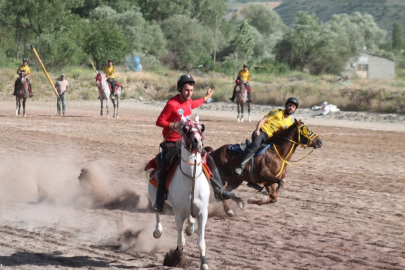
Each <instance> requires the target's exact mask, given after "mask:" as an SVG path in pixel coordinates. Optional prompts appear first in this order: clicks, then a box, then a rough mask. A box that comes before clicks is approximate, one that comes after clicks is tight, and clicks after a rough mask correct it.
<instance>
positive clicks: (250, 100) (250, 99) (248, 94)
mask: <svg viewBox="0 0 405 270" xmlns="http://www.w3.org/2000/svg"><path fill="white" fill-rule="evenodd" d="M247 96H248V102H252V97H251V93H250V89H249V90H248V93H247Z"/></svg>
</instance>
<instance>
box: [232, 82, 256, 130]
mask: <svg viewBox="0 0 405 270" xmlns="http://www.w3.org/2000/svg"><path fill="white" fill-rule="evenodd" d="M235 102H236V106H237V109H238V117H237V118H236V119H237V120H238V123H243V116H244V108H245V105H247V109H248V116H249V123H251V122H252V119H251V117H250V102H248V95H247V88H246V85H245V84H244V82H243V81H242V79H241V78H239V77H238V79H237V80H236V86H235Z"/></svg>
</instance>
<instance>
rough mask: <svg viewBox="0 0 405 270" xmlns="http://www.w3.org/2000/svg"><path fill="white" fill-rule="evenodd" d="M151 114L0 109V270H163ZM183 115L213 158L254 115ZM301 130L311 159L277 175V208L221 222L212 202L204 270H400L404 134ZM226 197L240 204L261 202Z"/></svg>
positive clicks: (373, 127) (321, 123) (392, 128)
mask: <svg viewBox="0 0 405 270" xmlns="http://www.w3.org/2000/svg"><path fill="white" fill-rule="evenodd" d="M162 104H163V103H162ZM162 104H160V103H149V104H144V103H141V102H135V101H122V103H121V110H120V118H119V119H114V118H110V119H105V118H104V119H100V118H99V117H98V115H99V103H98V102H97V101H92V102H74V103H71V104H70V108H69V110H68V116H67V117H58V116H55V106H54V103H53V102H52V103H51V102H39V101H35V102H32V101H29V102H28V105H27V108H28V116H27V117H25V118H24V117H15V116H14V115H13V112H14V110H13V108H14V104H13V102H0V130H1V140H0V269H56V268H57V269H177V268H169V267H163V266H162V262H163V257H164V255H165V253H166V252H167V251H169V250H170V249H171V248H174V247H175V246H176V231H175V223H174V217H173V215H172V214H170V211H167V212H168V213H167V214H166V215H163V216H162V223H163V229H164V233H163V236H162V238H161V239H159V240H157V239H154V238H153V236H152V231H153V230H154V221H155V217H154V214H153V213H152V212H151V211H150V210H149V209H148V208H149V204H148V199H147V196H146V192H147V177H146V174H145V172H144V171H143V167H144V165H145V164H146V162H147V161H149V160H150V159H151V158H152V157H153V156H154V155H155V154H156V153H157V152H158V144H159V142H160V141H161V133H160V132H161V130H160V129H159V128H157V127H156V126H155V121H156V118H157V116H158V115H159V112H160V110H161V109H162ZM111 108H112V105H110V109H111ZM197 112H198V113H199V115H200V121H201V122H203V123H204V124H205V125H206V137H207V138H206V141H205V145H209V146H212V147H214V148H217V147H219V146H221V145H223V144H228V143H238V142H242V141H244V139H245V138H247V137H249V136H250V134H251V132H252V131H253V129H254V128H255V125H256V122H257V121H258V120H259V119H260V118H261V115H262V114H261V113H258V112H257V111H256V112H255V111H254V113H253V116H252V118H253V123H246V122H245V123H242V124H238V123H236V121H235V120H236V115H235V113H234V112H229V111H224V112H220V111H210V110H197ZM303 120H304V121H305V123H306V124H308V125H309V126H310V127H311V128H312V129H313V130H314V131H315V132H316V133H318V134H320V136H321V138H322V140H323V147H322V148H321V149H319V150H315V151H314V152H313V153H312V154H311V155H310V156H309V157H308V158H307V159H304V160H303V161H302V162H301V163H300V164H299V165H298V166H296V167H288V172H287V176H286V178H285V179H284V180H285V187H284V188H283V189H282V190H281V192H280V196H279V201H278V202H277V203H275V204H270V205H265V206H257V205H249V204H247V203H246V208H245V210H244V211H242V210H238V209H237V207H236V205H234V211H235V212H236V216H235V217H233V218H228V217H226V216H225V215H224V214H223V212H222V206H221V204H219V203H218V202H215V200H214V199H212V203H211V204H210V218H209V219H208V223H207V227H206V245H207V260H208V264H209V266H210V269H342V270H343V269H356V270H358V269H367V270H369V269H393V270H394V269H397V270H400V269H405V245H404V243H405V235H404V228H405V218H404V212H405V209H404V208H405V196H404V190H405V177H404V175H405V166H404V158H405V153H404V150H405V136H404V132H405V127H404V123H394V124H384V123H373V122H371V123H370V122H368V123H364V122H361V121H357V122H353V121H351V122H350V121H343V120H342V121H339V120H336V119H329V120H328V119H317V118H315V117H312V118H311V117H307V118H306V119H303ZM307 153H308V150H304V149H298V150H297V151H296V153H295V154H294V157H293V159H299V158H300V157H303V156H304V155H306V154H307ZM83 167H87V168H89V170H91V171H92V173H93V175H94V177H93V178H92V181H93V182H92V185H91V188H90V189H88V188H87V189H86V188H85V187H84V186H81V185H80V184H79V181H78V176H79V174H80V171H81V168H83ZM236 191H237V193H238V194H239V195H240V196H242V197H243V198H244V199H245V202H246V201H247V199H248V198H250V197H252V196H256V197H259V196H263V195H262V194H260V193H258V192H257V191H255V190H253V189H251V188H249V187H247V186H246V185H245V184H243V185H242V186H241V187H239V189H237V190H236ZM196 242H197V235H196V234H194V235H192V236H191V237H187V238H186V246H185V254H186V256H187V257H188V258H189V259H190V260H191V262H192V263H191V265H190V266H189V267H187V269H198V268H199V253H198V246H197V243H196Z"/></svg>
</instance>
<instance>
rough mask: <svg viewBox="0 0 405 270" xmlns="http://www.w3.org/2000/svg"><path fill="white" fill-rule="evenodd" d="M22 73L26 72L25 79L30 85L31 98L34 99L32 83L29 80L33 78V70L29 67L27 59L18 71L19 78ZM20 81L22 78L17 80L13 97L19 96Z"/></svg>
mask: <svg viewBox="0 0 405 270" xmlns="http://www.w3.org/2000/svg"><path fill="white" fill-rule="evenodd" d="M21 71H24V72H25V79H26V80H27V82H28V85H29V87H28V90H29V93H30V97H33V96H34V94H33V93H32V85H31V81H30V80H29V79H28V78H29V77H30V76H31V69H30V67H29V66H28V59H27V58H24V59H23V64H22V65H21V66H20V67H19V68H18V69H17V75H18V76H19V75H20V73H21ZM19 80H20V77H18V78H17V79H16V80H15V83H14V92H13V96H15V95H17V84H18V81H19Z"/></svg>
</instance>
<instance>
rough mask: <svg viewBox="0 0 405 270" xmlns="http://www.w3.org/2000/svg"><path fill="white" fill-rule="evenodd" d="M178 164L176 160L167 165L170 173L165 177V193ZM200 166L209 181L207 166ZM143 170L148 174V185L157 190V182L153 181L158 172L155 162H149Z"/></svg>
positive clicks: (209, 174) (204, 164) (209, 173)
mask: <svg viewBox="0 0 405 270" xmlns="http://www.w3.org/2000/svg"><path fill="white" fill-rule="evenodd" d="M179 164H180V160H178V161H177V162H176V163H175V164H173V165H172V164H170V165H169V168H170V172H169V175H168V176H167V180H166V190H167V191H169V186H170V182H171V180H172V178H173V175H174V173H175V172H176V170H177V167H178V166H179ZM202 165H203V172H204V174H205V177H206V178H207V180H208V181H209V180H210V178H211V171H210V169H209V167H208V165H207V164H206V163H203V164H202ZM144 170H145V171H146V172H149V183H151V184H152V185H153V186H154V187H156V188H157V185H158V182H157V180H156V179H155V173H156V172H157V170H158V166H157V164H156V160H155V159H152V160H150V161H149V162H148V164H146V166H145V168H144Z"/></svg>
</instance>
